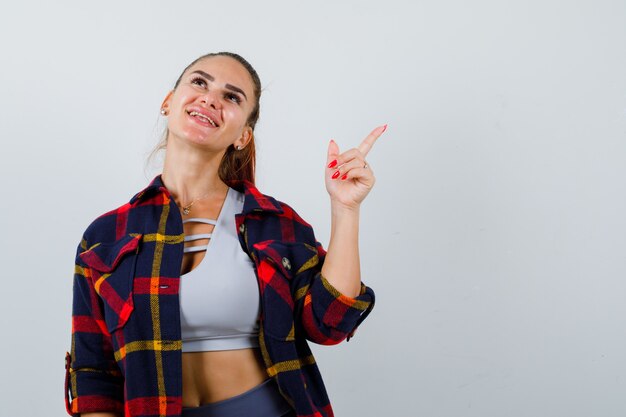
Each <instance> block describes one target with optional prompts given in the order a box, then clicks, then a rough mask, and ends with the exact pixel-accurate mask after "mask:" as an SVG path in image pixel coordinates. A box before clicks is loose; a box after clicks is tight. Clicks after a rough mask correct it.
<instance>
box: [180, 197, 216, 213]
mask: <svg viewBox="0 0 626 417" xmlns="http://www.w3.org/2000/svg"><path fill="white" fill-rule="evenodd" d="M209 194H211V193H206V194H205V195H203V196H202V197H196V198H194V199H193V200H192V201H191V203H189V205H184V204H183V205H182V206H181V207H182V209H183V214H185V215H187V214H189V212H190V211H191V206H193V203H195V202H196V201H198V200H202V199H203V198H205V197H206V196H208V195H209Z"/></svg>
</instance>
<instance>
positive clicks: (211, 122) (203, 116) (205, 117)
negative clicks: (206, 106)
mask: <svg viewBox="0 0 626 417" xmlns="http://www.w3.org/2000/svg"><path fill="white" fill-rule="evenodd" d="M187 114H189V115H190V116H192V117H197V118H198V119H200V120H203V121H205V122H207V123H209V124H211V126H213V127H217V123H215V122H214V121H213V119H211V118H210V117H208V116H206V115H204V114H202V113H198V112H197V111H190V112H187Z"/></svg>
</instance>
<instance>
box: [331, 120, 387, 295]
mask: <svg viewBox="0 0 626 417" xmlns="http://www.w3.org/2000/svg"><path fill="white" fill-rule="evenodd" d="M386 129H387V125H385V126H380V127H377V128H376V129H374V130H373V131H372V132H371V133H370V134H369V135H368V136H367V137H366V138H365V140H364V141H363V142H362V143H361V145H359V147H358V148H353V149H350V150H348V151H345V152H343V153H341V154H339V147H338V146H337V144H336V143H335V142H334V141H332V140H331V142H330V144H329V146H328V160H327V167H326V173H325V182H326V189H327V190H328V193H329V194H330V202H331V232H330V242H329V244H328V251H327V253H326V259H325V261H324V265H323V266H322V275H323V276H324V278H326V279H327V280H328V282H329V283H330V284H331V285H332V286H334V287H335V288H336V289H337V290H339V291H340V292H341V293H342V294H344V295H346V296H349V297H356V296H358V295H359V294H360V291H361V268H360V260H359V209H360V205H361V202H362V201H363V200H364V199H365V197H366V196H367V194H368V193H369V191H370V190H371V189H372V187H373V186H374V182H375V178H374V174H373V173H372V169H371V167H369V166H368V164H367V162H365V156H366V155H367V153H368V152H369V151H370V149H371V148H372V146H373V145H374V142H375V141H376V139H378V137H379V136H380V135H382V133H383V132H384V131H385V130H386Z"/></svg>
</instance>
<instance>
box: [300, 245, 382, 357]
mask: <svg viewBox="0 0 626 417" xmlns="http://www.w3.org/2000/svg"><path fill="white" fill-rule="evenodd" d="M315 249H316V251H317V254H316V255H314V257H317V261H315V260H313V261H312V262H311V263H312V264H313V266H312V267H311V268H310V269H306V270H304V271H301V272H300V273H298V274H296V276H295V277H294V285H295V288H296V291H295V294H294V300H295V311H296V313H297V314H296V318H297V319H298V320H299V321H300V324H301V326H302V329H303V330H304V331H305V334H306V336H307V339H309V340H311V341H312V342H315V343H318V344H322V345H334V344H337V343H340V342H341V341H343V340H344V339H346V341H350V338H351V337H352V336H353V335H354V333H355V331H356V329H357V328H358V327H359V325H360V324H361V323H362V322H363V320H365V318H366V317H367V316H368V314H369V313H370V312H371V311H372V309H373V308H374V300H375V296H374V291H373V290H372V289H371V288H370V287H368V286H366V285H365V284H364V283H363V282H361V291H360V293H359V295H358V296H356V297H350V296H347V295H345V294H343V293H341V292H340V291H339V290H338V289H337V288H335V287H334V286H333V285H332V284H331V283H330V282H329V281H328V280H327V279H326V278H325V277H324V276H323V275H322V273H321V270H322V265H323V263H324V259H325V256H326V251H325V250H324V248H323V247H322V245H321V244H320V243H319V242H317V241H316V242H315Z"/></svg>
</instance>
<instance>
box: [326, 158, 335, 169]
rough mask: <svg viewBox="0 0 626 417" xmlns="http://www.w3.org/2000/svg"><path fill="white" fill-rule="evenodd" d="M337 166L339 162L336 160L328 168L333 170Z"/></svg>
mask: <svg viewBox="0 0 626 417" xmlns="http://www.w3.org/2000/svg"><path fill="white" fill-rule="evenodd" d="M335 165H337V160H336V159H335V160H334V161H333V162H331V163H330V164H328V168H332V167H334V166H335Z"/></svg>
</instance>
